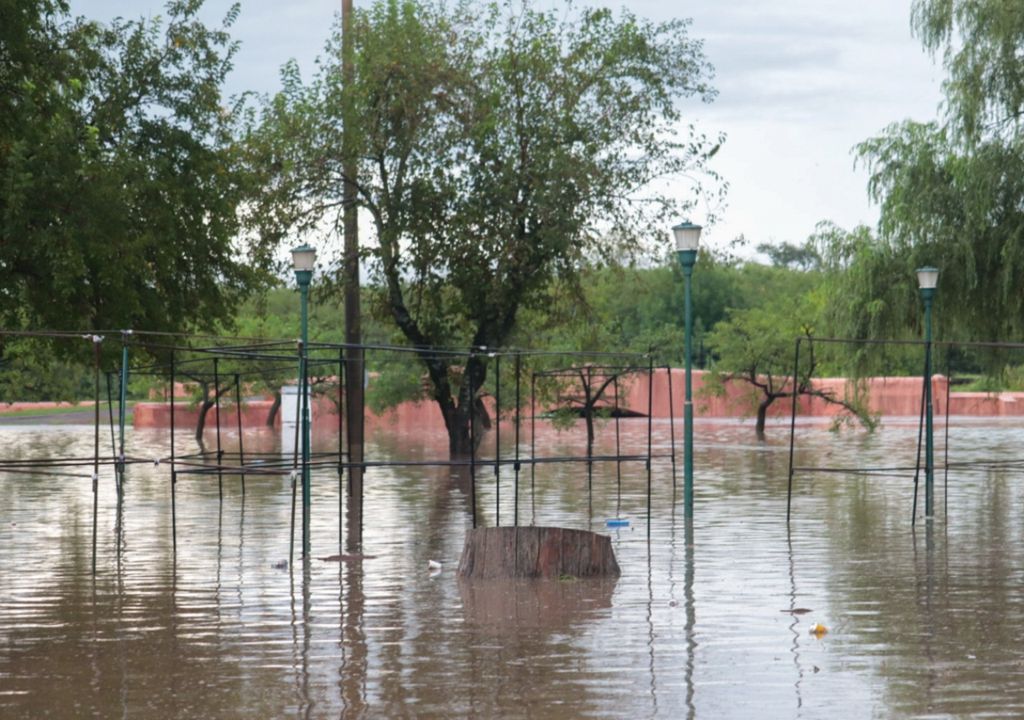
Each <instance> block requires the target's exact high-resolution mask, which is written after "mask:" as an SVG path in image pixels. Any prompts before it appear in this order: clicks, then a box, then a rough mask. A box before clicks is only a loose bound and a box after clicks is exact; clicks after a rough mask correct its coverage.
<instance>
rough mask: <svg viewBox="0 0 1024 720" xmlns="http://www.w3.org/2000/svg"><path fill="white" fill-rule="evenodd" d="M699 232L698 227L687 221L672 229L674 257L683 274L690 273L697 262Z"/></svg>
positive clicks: (699, 228)
mask: <svg viewBox="0 0 1024 720" xmlns="http://www.w3.org/2000/svg"><path fill="white" fill-rule="evenodd" d="M700 231H701V227H700V225H694V224H693V223H692V222H690V221H689V220H686V221H684V222H681V223H679V224H678V225H676V226H675V227H674V228H672V234H674V235H675V237H676V257H678V258H679V264H680V265H682V266H683V272H684V273H687V274H688V273H690V272H692V271H693V264H694V263H695V262H697V248H698V247H699V246H700Z"/></svg>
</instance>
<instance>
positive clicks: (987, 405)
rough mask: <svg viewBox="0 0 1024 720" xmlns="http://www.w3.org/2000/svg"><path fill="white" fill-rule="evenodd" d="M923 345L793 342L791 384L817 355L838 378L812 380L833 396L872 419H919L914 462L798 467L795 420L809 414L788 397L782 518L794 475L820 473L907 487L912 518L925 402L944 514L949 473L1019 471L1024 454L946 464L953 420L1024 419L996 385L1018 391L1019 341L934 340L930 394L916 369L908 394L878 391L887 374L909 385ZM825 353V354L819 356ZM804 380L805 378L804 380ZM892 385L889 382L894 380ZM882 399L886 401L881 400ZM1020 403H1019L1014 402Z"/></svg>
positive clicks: (1022, 354)
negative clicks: (936, 427) (937, 444)
mask: <svg viewBox="0 0 1024 720" xmlns="http://www.w3.org/2000/svg"><path fill="white" fill-rule="evenodd" d="M926 349H927V348H926V343H925V342H924V341H912V340H858V339H841V338H813V339H808V338H798V339H797V341H796V346H795V352H794V363H793V372H792V376H791V380H790V382H791V383H792V384H793V386H797V384H798V383H799V382H800V381H801V380H800V378H801V376H802V374H804V373H806V371H807V365H806V357H807V355H808V354H814V353H818V354H819V357H818V359H817V361H816V362H817V363H820V366H821V367H823V368H824V369H825V370H826V371H827V372H828V374H831V375H835V376H837V378H838V380H837V379H836V378H833V379H831V380H822V379H818V380H817V382H818V383H819V384H821V385H822V386H828V387H831V391H832V392H838V393H848V394H849V396H850V397H854V396H859V400H860V401H861V402H863V403H865V406H864V410H865V411H867V412H869V413H872V414H875V415H877V416H881V417H884V416H887V415H890V416H892V415H895V416H898V415H903V416H909V417H915V416H916V417H917V422H918V428H917V430H918V432H917V443H916V447H915V450H914V456H913V458H909V459H907V460H906V461H900V460H899V459H896V460H894V462H892V463H887V464H885V465H879V466H856V467H849V466H847V467H835V466H808V465H801V464H799V463H798V462H797V459H796V451H797V450H798V448H799V446H798V442H797V437H798V433H797V427H798V426H797V422H796V419H797V416H798V414H800V412H801V411H805V412H806V411H807V410H808V408H807V403H806V401H802V400H801V398H800V397H799V396H797V395H794V396H793V397H792V403H791V406H790V408H791V412H790V433H789V440H790V442H789V482H788V489H787V500H786V518H787V521H788V520H789V518H790V516H791V512H792V501H793V484H794V478H795V477H796V476H798V475H809V474H822V475H842V476H875V477H883V478H890V479H893V480H896V481H905V482H908V481H909V482H913V506H912V509H911V523H913V522H915V521H916V518H917V508H918V491H919V486H920V480H921V475H922V470H923V469H924V468H925V465H924V463H925V460H924V458H923V457H922V456H923V455H924V453H925V439H926V422H925V421H926V416H927V413H928V407H927V405H926V403H927V399H928V398H930V399H931V403H932V412H933V413H934V415H935V416H936V417H941V419H942V448H941V450H942V453H941V455H942V457H941V460H940V461H939V462H938V463H936V465H935V467H936V469H941V470H942V486H943V512H944V514H946V513H947V512H948V498H949V475H950V472H951V471H953V472H955V473H961V474H962V473H965V472H973V471H978V470H989V469H1007V468H1017V467H1024V454H1022V456H1021V457H1019V458H1010V459H1008V458H988V459H981V460H969V461H956V460H955V459H951V449H954V447H953V445H952V444H951V439H950V436H951V429H953V428H955V425H956V422H955V418H956V417H958V416H964V415H969V416H972V417H979V416H980V417H984V416H1005V415H1015V416H1016V415H1021V416H1024V393H1020V394H1018V393H1004V392H1002V391H1001V390H1000V388H1006V387H1009V388H1012V389H1014V390H1022V389H1024V344H1020V343H952V342H933V343H932V353H933V355H934V356H935V357H934V358H933V360H932V365H931V370H932V371H933V372H936V371H937V373H938V374H934V375H931V388H930V389H931V392H930V393H928V392H926V391H927V390H928V387H927V384H926V378H927V377H928V375H929V374H930V373H929V372H928V371H927V370H926V371H924V372H922V373H921V375H920V379H919V380H918V382H917V383H916V389H915V391H913V392H912V393H908V392H907V391H906V386H905V384H903V383H900V384H901V386H902V387H901V389H902V392H900V393H897V394H896V396H895V397H893V394H892V393H890V394H889V395H888V396H886V395H883V394H882V393H879V392H873V391H877V389H878V387H879V386H880V385H884V384H885V383H886V382H890V381H892V379H893V378H892V375H895V374H899V375H901V376H902V377H898V378H896V380H897V381H900V380H907V379H909V377H910V376H911V373H913V372H914V370H916V369H920V368H923V367H924V364H925V355H926ZM821 355H824V357H821ZM804 379H805V380H806V378H804ZM893 384H895V383H893ZM971 384H973V385H974V386H976V387H980V389H979V390H974V391H966V392H953V391H952V388H953V387H955V386H970V385H971ZM881 398H884V400H885V401H884V402H883V401H882V400H881ZM1018 401H1019V402H1018Z"/></svg>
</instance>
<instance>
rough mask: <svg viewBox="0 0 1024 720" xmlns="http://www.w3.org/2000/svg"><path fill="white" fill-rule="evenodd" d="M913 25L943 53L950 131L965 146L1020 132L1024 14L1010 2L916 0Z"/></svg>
mask: <svg viewBox="0 0 1024 720" xmlns="http://www.w3.org/2000/svg"><path fill="white" fill-rule="evenodd" d="M911 25H912V26H913V28H914V31H915V33H916V34H917V36H918V37H919V38H920V39H921V42H922V43H923V45H924V47H925V48H926V49H927V50H928V51H930V52H931V53H932V54H933V55H937V56H939V57H941V59H942V64H943V66H944V67H945V69H946V72H947V77H946V80H945V82H944V83H943V91H944V93H945V95H946V101H947V117H948V120H949V123H950V128H951V129H952V130H953V132H954V135H955V136H956V137H957V138H960V139H962V140H963V141H964V143H965V144H970V143H973V142H974V141H975V140H979V139H984V138H988V137H991V136H992V135H993V134H994V135H996V136H1000V137H1003V138H1004V139H1007V140H1015V139H1016V138H1017V137H1019V135H1020V122H1021V118H1022V116H1024V69H1022V68H1024V57H1022V56H1021V52H1020V48H1021V47H1022V46H1024V12H1021V6H1020V3H1018V2H1015V1H1013V0H914V4H913V10H912V14H911Z"/></svg>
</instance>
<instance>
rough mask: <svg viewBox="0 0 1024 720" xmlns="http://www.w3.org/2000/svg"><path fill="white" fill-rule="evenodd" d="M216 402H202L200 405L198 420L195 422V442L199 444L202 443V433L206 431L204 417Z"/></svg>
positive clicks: (211, 400)
mask: <svg viewBox="0 0 1024 720" xmlns="http://www.w3.org/2000/svg"><path fill="white" fill-rule="evenodd" d="M215 402H216V400H213V399H210V400H203V403H202V405H200V406H199V419H198V420H197V421H196V441H197V442H198V443H199V444H202V442H203V431H204V430H206V415H207V413H209V412H210V408H212V407H213V405H214V403H215Z"/></svg>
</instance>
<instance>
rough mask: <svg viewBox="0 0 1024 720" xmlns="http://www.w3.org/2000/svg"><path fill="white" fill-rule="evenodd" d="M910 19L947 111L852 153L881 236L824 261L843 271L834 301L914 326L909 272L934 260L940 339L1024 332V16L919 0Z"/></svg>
mask: <svg viewBox="0 0 1024 720" xmlns="http://www.w3.org/2000/svg"><path fill="white" fill-rule="evenodd" d="M912 18H913V20H912V22H913V28H914V31H915V33H916V34H917V35H918V36H919V37H920V39H921V40H922V42H923V44H924V46H925V47H926V48H927V49H928V50H930V51H931V52H932V53H934V54H935V55H936V56H937V57H939V58H940V59H941V61H942V64H943V67H944V68H945V70H946V73H947V77H946V80H945V82H944V84H943V91H944V94H945V97H946V102H945V105H944V114H943V115H942V117H940V119H938V120H936V121H932V122H924V123H921V122H912V121H907V122H902V123H898V124H894V125H892V126H890V127H889V128H887V129H886V130H885V131H884V132H883V133H882V134H881V135H879V136H878V137H875V138H872V139H870V140H868V141H866V142H864V143H863V144H861V145H860V146H859V148H858V151H859V155H860V157H861V158H862V159H863V160H864V161H865V163H866V164H867V167H868V169H869V171H870V185H869V192H870V194H871V196H872V198H873V199H875V200H876V201H877V202H878V203H879V204H880V208H881V220H880V225H879V237H878V239H877V240H875V241H874V242H870V243H865V242H864V241H863V240H864V238H858V239H856V240H855V242H854V244H852V245H848V246H845V247H841V248H839V252H838V253H836V254H834V255H833V256H832V258H830V259H829V260H828V261H827V262H829V263H830V264H831V265H833V266H834V267H836V268H839V269H841V270H842V271H843V272H842V273H840V274H837V275H836V279H837V283H836V285H835V288H836V295H835V298H836V302H837V303H838V304H847V305H848V304H850V303H851V298H852V299H853V300H852V302H854V303H858V302H861V300H858V299H857V298H861V299H863V301H864V302H863V303H862V304H864V303H868V302H870V303H873V310H874V317H875V324H876V325H877V326H879V327H885V328H888V329H889V330H898V328H900V327H904V328H906V327H912V326H913V325H915V324H916V323H917V322H918V320H917V318H919V317H920V305H919V301H918V300H917V298H916V287H915V284H914V278H913V270H914V268H915V267H917V266H921V265H935V266H937V267H938V268H940V270H941V275H940V279H939V292H938V294H937V296H936V304H937V309H938V311H939V312H938V315H937V317H938V319H939V327H938V329H939V332H940V333H948V334H953V333H955V334H956V335H957V336H960V337H963V338H966V339H984V340H991V339H999V338H1003V339H1009V338H1016V337H1018V336H1019V335H1020V333H1021V331H1024V296H1022V295H1021V293H1020V292H1019V291H1018V288H1020V287H1021V285H1022V283H1024V136H1022V132H1021V130H1022V124H1021V123H1022V118H1024V55H1022V53H1021V48H1022V47H1024V12H1022V11H1021V5H1020V3H1016V2H1006V1H1005V0H916V2H915V3H914V7H913V15H912ZM843 257H846V258H848V259H847V260H846V261H841V262H836V260H837V258H843ZM848 269H852V270H853V272H849V273H847V272H846V271H847V270H848ZM894 276H896V277H894ZM883 278H888V279H889V281H887V280H883Z"/></svg>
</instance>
